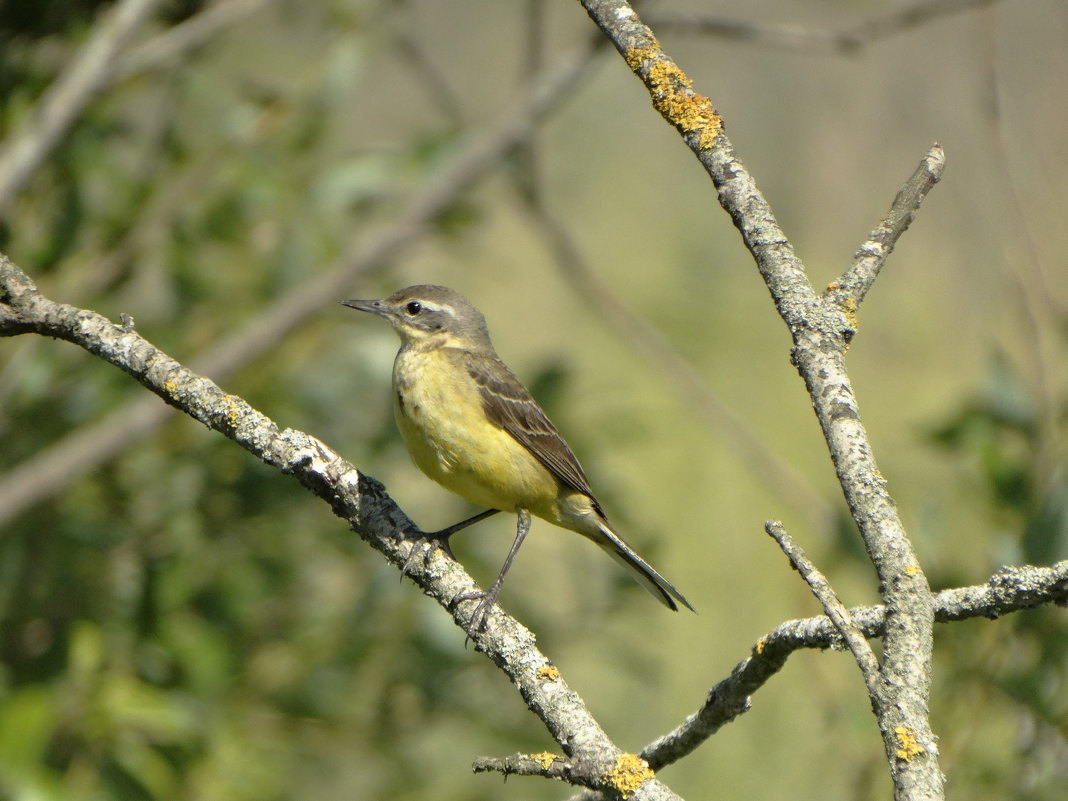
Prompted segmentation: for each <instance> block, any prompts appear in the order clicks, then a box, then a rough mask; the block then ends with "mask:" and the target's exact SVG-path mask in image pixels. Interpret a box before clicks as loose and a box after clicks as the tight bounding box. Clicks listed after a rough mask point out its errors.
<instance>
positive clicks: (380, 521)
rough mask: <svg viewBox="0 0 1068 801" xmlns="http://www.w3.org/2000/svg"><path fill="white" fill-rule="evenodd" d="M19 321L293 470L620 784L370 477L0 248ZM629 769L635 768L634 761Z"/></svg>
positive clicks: (502, 618) (655, 788) (514, 647)
mask: <svg viewBox="0 0 1068 801" xmlns="http://www.w3.org/2000/svg"><path fill="white" fill-rule="evenodd" d="M27 333H35V334H40V335H42V336H49V337H55V338H57V339H63V340H66V341H68V342H72V343H74V344H75V345H78V346H79V347H82V348H84V349H85V350H87V351H88V352H90V353H92V354H94V355H96V356H98V357H99V358H101V359H103V360H104V361H106V362H108V363H110V364H113V365H114V366H116V367H118V368H120V369H121V370H123V371H125V372H126V373H128V374H129V375H131V376H132V377H133V378H135V379H136V380H137V381H138V382H140V383H141V384H143V385H144V386H145V387H146V388H147V389H149V390H150V391H152V392H153V393H155V394H156V395H158V396H159V397H160V398H161V399H162V400H163V401H165V402H166V403H168V404H170V405H171V406H174V407H175V408H177V409H179V410H181V411H183V412H185V413H186V414H188V415H189V416H191V417H193V418H194V419H196V420H199V421H200V422H202V423H204V424H205V425H207V426H208V427H209V428H211V429H213V430H215V431H218V432H219V433H221V434H223V435H225V436H227V437H228V438H230V439H232V440H234V441H235V442H236V443H238V444H239V445H241V446H242V447H244V448H245V449H246V450H248V451H249V452H251V453H252V454H254V455H256V456H258V457H259V458H261V459H262V460H263V461H264V462H266V463H267V464H269V465H271V466H273V467H275V468H276V469H279V470H281V471H282V472H283V473H286V474H288V475H291V476H293V477H294V478H296V479H297V480H298V481H299V482H300V483H301V484H302V485H303V486H304V487H306V488H307V489H308V490H310V491H311V492H312V493H314V494H315V495H317V496H318V497H320V498H322V499H323V500H324V501H326V502H327V503H329V504H330V506H331V508H332V509H333V510H334V513H335V514H337V515H338V516H339V517H342V518H344V519H345V520H347V521H348V522H349V524H350V525H351V526H352V529H353V531H355V532H356V533H357V534H358V535H359V536H360V537H361V538H362V539H364V540H365V541H366V542H367V543H368V544H369V545H371V546H372V547H373V548H375V549H376V550H378V551H380V552H381V553H383V554H384V555H385V556H386V558H387V559H389V561H390V562H392V563H393V564H394V565H396V566H397V567H398V568H403V569H404V572H405V575H407V576H408V577H409V578H411V579H412V580H413V581H414V582H415V583H416V584H417V585H419V587H420V588H421V589H422V590H423V592H424V593H426V594H427V595H429V596H430V597H432V598H434V599H435V600H436V601H437V602H438V603H439V604H440V605H441V606H442V607H444V608H445V609H446V610H447V611H448V612H449V613H450V614H451V615H452V617H453V620H454V621H456V623H457V625H459V626H460V627H461V628H463V629H464V631H466V632H468V636H469V637H470V638H471V639H472V640H473V642H474V644H475V648H476V650H478V651H481V652H482V653H484V654H485V655H486V656H487V657H489V658H490V659H491V660H492V661H493V662H494V664H496V665H497V666H498V667H499V668H500V669H501V670H502V671H503V672H504V673H505V674H506V675H507V676H508V678H509V679H510V680H511V682H512V683H513V684H514V685H515V687H516V688H517V689H518V690H519V692H520V694H521V695H522V697H523V700H524V701H525V702H526V704H527V707H528V708H529V709H530V710H531V711H532V712H534V714H536V715H537V716H538V717H539V718H540V719H541V720H542V722H543V723H544V724H545V727H546V729H547V730H548V731H549V733H550V735H552V737H553V739H554V740H556V742H557V743H558V744H559V745H560V747H561V749H562V750H563V752H564V754H566V756H567V758H568V759H569V760H570V762H569V764H570V765H571V769H570V776H571V778H572V779H573V780H574V781H576V783H580V784H583V785H584V786H588V787H593V788H597V789H611V788H617V785H616V783H615V782H617V781H622V780H623V779H621V778H620V775H621V774H620V773H619V771H620V770H622V768H620V767H619V766H620V764H621V763H620V760H621V759H624V758H625V757H626V756H627V755H626V754H625V753H624V752H623V751H622V750H621V749H619V748H618V747H616V746H615V745H614V744H613V743H612V742H611V741H610V740H609V739H608V736H607V735H606V734H605V732H604V731H603V729H601V727H600V725H599V724H598V723H597V721H596V720H595V719H594V718H593V716H592V715H591V714H590V712H589V710H588V709H587V708H586V706H585V704H584V702H583V701H582V699H581V698H579V696H578V695H577V694H575V693H574V692H572V690H571V689H570V688H569V687H568V685H567V683H566V682H565V680H564V678H563V677H562V675H561V674H560V671H559V670H558V669H557V668H556V667H555V666H553V665H552V664H551V663H550V662H549V660H548V659H547V658H546V657H545V655H544V654H542V653H541V651H539V650H538V648H537V647H536V645H535V641H534V635H533V634H532V633H531V632H530V631H529V630H528V629H526V628H525V627H524V626H522V625H521V624H520V623H519V622H518V621H517V620H515V619H514V618H512V617H510V616H509V615H507V614H505V613H504V611H502V610H501V608H500V607H499V606H494V607H493V609H492V610H491V611H490V613H489V614H488V616H487V618H486V626H485V628H484V629H483V630H482V631H473V630H472V629H471V625H470V623H471V621H470V617H471V614H472V613H473V611H474V608H475V606H476V605H477V604H476V602H475V601H474V600H467V601H463V602H460V603H458V604H456V603H454V599H455V598H457V597H461V596H469V595H471V594H472V593H473V592H475V591H476V590H477V587H476V586H475V583H474V580H473V579H472V578H471V576H470V575H469V574H468V573H467V571H466V570H464V568H463V567H462V566H461V565H460V564H459V563H458V562H456V561H454V560H452V559H449V558H448V557H446V556H445V555H444V554H443V553H441V552H440V551H434V552H432V553H429V554H427V555H426V558H425V559H420V558H416V559H411V560H409V557H410V556H411V552H412V549H413V548H415V547H421V546H420V545H413V544H412V542H410V541H409V538H408V537H407V535H408V534H411V533H418V529H417V528H416V526H415V525H414V524H413V523H412V521H411V520H410V519H409V518H408V517H407V515H405V514H404V513H403V512H402V511H401V510H400V509H399V508H398V507H397V505H396V504H395V503H394V502H393V500H392V499H391V498H390V497H389V496H388V495H387V494H386V492H385V489H384V487H383V486H382V485H381V484H380V483H379V482H378V481H376V480H375V479H373V478H371V477H370V476H368V475H366V474H364V473H362V472H361V471H359V470H357V469H356V468H355V467H353V466H352V465H351V464H349V463H348V462H346V461H345V460H344V459H342V458H341V457H340V456H338V455H337V454H336V453H335V452H334V451H333V450H331V449H330V448H328V447H327V446H326V445H324V444H323V443H321V442H319V441H318V440H316V439H315V438H314V437H311V436H309V435H307V434H305V433H303V432H300V431H295V430H293V429H285V430H282V429H280V428H279V427H278V425H277V424H276V423H274V421H272V420H271V419H270V418H268V417H267V416H266V415H264V414H262V413H261V412H259V411H257V410H256V409H254V408H252V406H250V405H249V404H248V403H246V402H245V401H244V400H242V399H241V398H239V397H237V396H235V395H231V394H229V393H227V392H225V391H224V390H222V389H221V388H220V387H219V386H218V385H217V384H215V383H214V382H213V381H211V380H209V379H208V378H205V377H204V376H201V375H198V374H196V373H194V372H193V371H192V370H189V369H188V368H186V367H184V366H183V365H181V364H180V363H178V362H177V361H175V360H174V359H172V358H171V357H170V356H168V355H167V354H165V353H163V352H162V351H161V350H159V349H158V348H156V347H155V346H154V345H152V343H150V342H148V341H147V340H146V339H144V338H143V337H141V336H140V335H139V334H137V333H136V331H135V330H134V329H133V326H132V325H130V324H123V325H119V324H115V323H113V322H112V321H110V320H108V319H107V318H105V317H103V316H101V315H99V314H97V313H95V312H92V311H88V310H85V309H79V308H76V307H74V306H69V305H66V304H62V303H56V302H54V301H52V300H49V299H48V298H46V297H45V296H43V295H42V294H41V293H40V292H38V291H37V288H36V287H35V286H34V284H33V282H32V281H31V280H30V279H29V278H28V277H27V276H26V275H25V274H24V273H23V272H22V271H21V270H19V269H18V267H16V266H15V265H14V264H13V263H12V262H11V261H10V260H9V259H8V258H7V257H6V256H3V255H0V336H17V335H20V334H27ZM635 759H636V758H635ZM546 775H549V774H548V773H546ZM629 775H631V776H632V777H633V775H634V772H633V771H630V773H629ZM628 786H629V785H628ZM631 789H632V790H633V793H631V792H629V791H628V795H631V794H633V796H634V797H635V798H636V799H646V800H647V801H648V800H649V799H671V798H675V796H674V795H673V794H672V793H671V792H670V790H668V789H667V788H665V787H664V786H663V785H661V784H660V783H659V782H658V781H657V780H656V779H655V778H653V776H652V772H651V771H649V772H648V774H647V775H645V778H644V779H643V781H642V782H641V784H640V786H635V787H633V788H631Z"/></svg>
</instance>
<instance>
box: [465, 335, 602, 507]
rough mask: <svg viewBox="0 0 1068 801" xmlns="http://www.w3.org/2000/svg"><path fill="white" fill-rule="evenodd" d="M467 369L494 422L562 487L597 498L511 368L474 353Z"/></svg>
mask: <svg viewBox="0 0 1068 801" xmlns="http://www.w3.org/2000/svg"><path fill="white" fill-rule="evenodd" d="M463 366H464V368H465V369H466V370H467V372H468V374H469V375H470V376H471V378H473V379H474V380H475V383H476V384H478V389H479V393H480V395H481V396H482V408H483V410H485V412H486V417H487V418H489V420H490V422H492V423H493V424H494V425H496V426H500V427H501V428H503V429H504V430H505V431H507V432H508V433H509V434H511V435H512V436H513V437H514V438H515V439H516V441H517V442H519V444H521V445H522V446H523V447H524V448H526V449H527V450H528V451H530V452H531V454H533V456H534V458H535V459H537V460H538V461H539V462H541V463H542V464H543V465H544V466H545V469H547V470H548V471H549V472H550V473H552V474H553V475H554V476H555V477H556V478H557V480H559V481H560V482H561V483H563V484H564V485H566V486H568V487H570V488H571V489H573V490H576V491H577V492H581V493H583V494H584V495H588V496H590V498H593V490H591V489H590V484H589V482H588V481H587V480H586V474H585V473H583V472H582V466H581V465H580V464H579V462H578V459H576V458H575V454H573V453H572V452H571V448H569V447H568V446H567V443H566V442H564V438H563V437H562V436H560V432H559V431H557V430H556V426H554V425H553V424H552V423H551V422H550V420H549V418H548V417H547V416H546V414H545V412H544V411H542V408H541V407H540V406H538V403H537V401H535V400H534V398H533V397H532V396H531V394H530V392H529V391H528V390H527V388H526V387H525V386H523V384H522V383H520V381H519V379H518V378H516V377H515V374H513V373H512V371H511V370H509V369H508V366H507V365H506V364H505V363H504V362H502V361H501V360H500V359H497V358H495V357H493V356H483V355H478V356H476V355H474V354H471V353H464V354H463ZM594 503H595V504H596V501H594Z"/></svg>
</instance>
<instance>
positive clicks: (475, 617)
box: [453, 509, 530, 631]
mask: <svg viewBox="0 0 1068 801" xmlns="http://www.w3.org/2000/svg"><path fill="white" fill-rule="evenodd" d="M516 513H517V515H518V520H517V522H516V531H515V541H514V542H513V543H512V547H511V548H509V549H508V555H507V556H506V557H504V564H503V565H501V570H500V572H499V573H498V574H497V578H496V579H495V580H494V581H493V584H492V585H491V586H490V588H489V589H488V590H487V591H486V592H465V593H463V594H462V595H458V596H456V598H454V599H453V602H454V603H456V602H459V601H472V600H474V599H476V598H479V599H481V600H480V601H479V603H478V606H476V607H475V611H474V612H473V613H472V614H471V628H470V631H479V630H480V629H481V628H482V626H483V625H484V624H485V622H486V613H487V612H488V611H489V609H490V607H492V606H493V604H495V603H496V602H497V596H498V595H500V594H501V585H502V584H504V574H505V573H507V572H508V568H510V567H511V566H512V560H513V559H515V555H516V554H517V553H519V546H520V545H522V544H523V540H525V539H526V537H527V532H528V531H530V512H528V511H527V510H526V509H517V510H516Z"/></svg>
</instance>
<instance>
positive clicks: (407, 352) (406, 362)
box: [342, 285, 693, 628]
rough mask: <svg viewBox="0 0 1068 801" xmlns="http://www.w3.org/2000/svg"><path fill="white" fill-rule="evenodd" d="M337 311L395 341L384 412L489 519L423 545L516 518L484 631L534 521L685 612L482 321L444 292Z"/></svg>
mask: <svg viewBox="0 0 1068 801" xmlns="http://www.w3.org/2000/svg"><path fill="white" fill-rule="evenodd" d="M342 305H344V306H348V307H349V308H352V309H357V310H359V311H365V312H370V313H371V314H377V315H378V316H379V317H383V318H385V319H386V320H387V321H388V322H389V323H390V325H392V326H393V327H394V328H395V329H396V331H397V333H398V334H399V335H400V338H401V347H400V350H399V351H398V352H397V357H396V360H395V361H394V363H393V411H394V415H395V417H396V420H397V426H398V427H399V428H400V432H401V435H402V436H403V437H404V442H405V444H407V446H408V451H409V453H410V454H411V456H412V460H413V461H414V462H415V464H416V465H417V466H418V467H419V468H420V469H421V470H422V471H423V472H424V473H426V475H428V476H429V477H430V478H432V479H434V480H435V481H437V482H438V483H439V484H441V485H442V486H443V487H445V488H446V489H449V490H452V491H453V492H455V493H456V494H457V495H459V496H460V497H462V498H465V499H466V500H468V501H470V502H471V503H473V504H475V505H476V506H485V507H488V511H486V512H483V513H481V514H479V515H476V516H475V517H473V518H471V519H469V520H464V521H462V522H460V523H457V524H456V525H454V526H450V527H449V528H447V529H444V530H442V531H440V532H436V533H435V534H431V535H428V538H429V539H434V540H437V541H438V542H440V543H441V544H442V545H443V546H444V548H445V550H446V551H447V552H449V553H450V554H451V551H450V550H449V548H448V538H449V537H450V536H451V535H452V534H454V533H456V532H457V531H459V530H460V529H462V528H465V527H466V526H468V525H470V524H471V523H474V522H477V521H478V520H482V519H484V518H485V517H488V516H489V515H491V514H494V513H495V512H496V511H502V512H515V513H516V514H517V515H518V523H517V527H516V537H515V541H514V542H513V543H512V547H511V549H510V550H509V552H508V556H507V558H506V559H505V561H504V564H503V566H502V567H501V570H500V573H499V574H498V576H497V579H496V580H495V581H494V582H493V585H492V586H491V587H490V589H489V590H488V591H487V592H486V593H480V594H478V595H475V596H470V597H472V598H481V602H480V604H479V606H478V607H477V608H476V609H475V612H474V614H473V615H472V625H473V626H474V627H475V628H478V627H480V626H481V624H482V623H483V622H484V620H485V615H486V613H487V611H488V610H489V608H490V607H491V606H492V605H493V603H494V602H495V601H496V600H497V596H498V595H499V594H500V590H501V584H502V582H503V581H504V575H505V573H507V572H508V568H509V567H510V566H511V564H512V560H513V559H514V557H515V555H516V553H517V552H518V550H519V546H520V545H522V543H523V539H524V538H525V537H526V535H527V531H528V530H529V528H530V516H531V515H532V514H533V515H536V516H538V517H540V518H542V519H543V520H548V521H549V522H550V523H554V524H556V525H558V526H562V527H563V528H567V529H570V530H572V531H577V532H578V533H579V534H582V535H583V536H585V537H587V538H589V539H591V540H593V541H594V542H595V543H597V544H598V545H599V546H601V548H603V549H604V550H605V551H607V552H608V553H609V554H610V555H611V556H612V557H613V558H614V559H615V560H616V561H618V562H620V563H621V564H623V565H625V566H626V567H627V568H629V569H630V570H631V571H632V575H633V576H634V577H635V578H636V579H637V580H638V582H639V583H640V584H641V585H642V586H643V587H645V588H646V589H647V590H648V591H649V592H650V593H652V594H653V596H654V597H656V598H657V599H658V600H660V602H661V603H663V604H664V605H665V606H667V607H668V608H670V609H672V610H678V605H677V604H676V601H678V603H681V604H682V605H683V606H685V607H687V608H688V609H690V610H693V606H691V605H690V602H689V601H687V600H686V599H685V598H684V597H683V596H682V594H681V593H680V592H679V591H678V590H676V589H675V588H674V587H673V586H672V585H671V583H670V582H668V580H667V579H665V578H664V577H663V576H661V575H660V574H659V573H657V572H656V571H655V570H653V568H652V567H650V566H649V565H648V563H646V562H645V560H643V559H642V558H641V557H640V556H638V554H636V553H635V552H634V551H633V549H631V547H630V546H629V545H627V544H626V543H625V542H624V541H623V540H622V539H620V537H619V536H618V535H617V534H616V533H615V532H614V531H612V528H611V527H610V526H609V524H608V520H607V519H606V518H605V515H604V512H603V511H602V510H601V506H600V504H599V503H598V502H597V499H596V498H594V497H593V490H591V489H590V485H589V482H588V481H587V480H586V475H585V473H583V471H582V467H581V466H580V465H579V463H578V459H576V458H575V454H573V453H572V452H571V448H569V447H568V445H567V443H566V442H564V439H563V437H561V436H560V432H558V431H557V430H556V427H555V426H554V425H553V424H552V423H551V422H550V421H549V418H548V417H547V416H546V414H545V412H544V411H542V408H541V407H540V406H538V404H537V402H536V401H535V400H534V398H533V397H532V396H531V394H530V392H529V391H528V390H527V388H526V387H524V386H523V384H522V383H520V381H519V379H518V378H516V377H515V375H514V374H513V373H512V371H511V370H510V369H508V367H507V365H505V363H504V362H502V361H501V360H500V358H499V357H498V356H497V353H496V351H495V350H494V349H493V344H492V342H490V336H489V331H488V330H487V328H486V320H485V318H484V317H483V316H482V313H481V312H480V311H479V310H478V309H476V308H475V307H474V306H473V305H471V303H470V302H469V301H468V300H467V299H466V298H464V297H463V296H462V295H460V294H459V293H458V292H455V291H453V290H451V289H448V288H447V287H443V286H431V285H420V286H410V287H408V288H407V289H402V290H400V291H398V292H395V293H393V294H392V295H390V296H389V297H388V298H383V299H381V300H346V301H343V302H342Z"/></svg>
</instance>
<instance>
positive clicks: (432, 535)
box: [401, 509, 500, 578]
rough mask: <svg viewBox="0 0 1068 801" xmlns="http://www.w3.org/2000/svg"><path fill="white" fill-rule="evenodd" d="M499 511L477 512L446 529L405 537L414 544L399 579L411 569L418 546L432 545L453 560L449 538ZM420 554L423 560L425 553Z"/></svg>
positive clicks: (421, 532)
mask: <svg viewBox="0 0 1068 801" xmlns="http://www.w3.org/2000/svg"><path fill="white" fill-rule="evenodd" d="M499 511H500V509H487V510H486V511H484V512H479V513H478V514H477V515H475V516H474V517H469V518H467V519H466V520H461V521H460V522H459V523H454V524H453V525H451V526H449V527H448V528H443V529H441V531H429V532H427V531H420V532H417V533H415V534H412V535H411V536H409V537H407V538H406V539H409V540H414V543H415V544H413V545H412V550H411V551H410V552H409V553H408V558H407V559H406V560H405V561H404V567H402V568H401V578H404V577H405V576H407V575H408V571H409V570H410V569H411V566H412V563H413V561H414V560H415V555H416V553H417V552H419V551H421V550H422V549H421V548H419V547H417V546H418V545H425V544H427V543H434V544H436V545H437V546H438V547H439V548H441V550H443V551H445V553H447V554H448V555H449V558H450V559H455V558H456V557H455V556H454V555H453V553H452V548H451V547H450V546H449V537H451V536H452V535H453V534H455V533H456V532H458V531H463V530H464V529H465V528H467V527H468V526H470V525H472V524H474V523H477V522H479V521H480V520H485V519H486V518H487V517H490V516H492V515H495V514H497V512H499ZM422 552H423V554H424V560H425V558H426V553H427V551H422Z"/></svg>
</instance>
